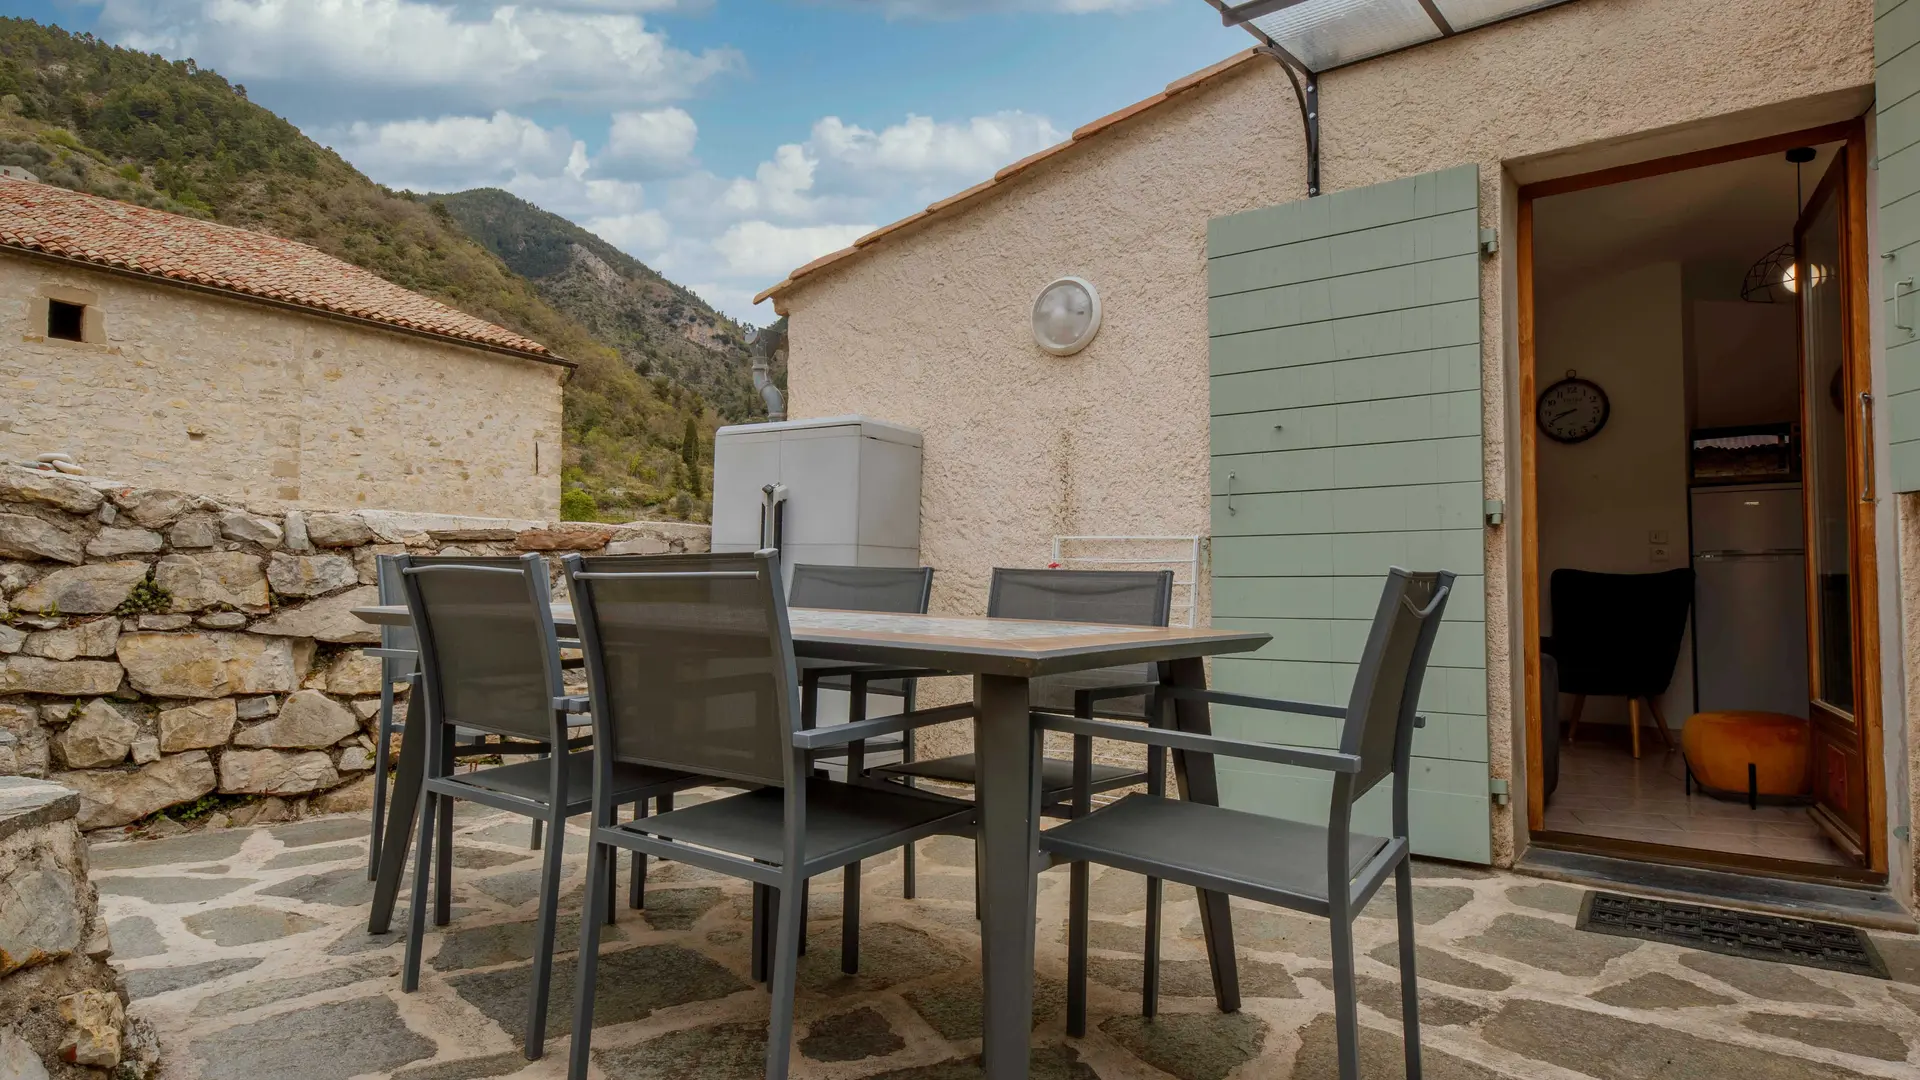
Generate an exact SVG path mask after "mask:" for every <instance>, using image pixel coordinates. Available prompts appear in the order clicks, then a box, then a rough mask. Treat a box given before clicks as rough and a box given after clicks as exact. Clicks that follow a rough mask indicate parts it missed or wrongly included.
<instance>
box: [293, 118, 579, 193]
mask: <svg viewBox="0 0 1920 1080" xmlns="http://www.w3.org/2000/svg"><path fill="white" fill-rule="evenodd" d="M315 136H316V137H317V138H318V139H319V140H320V141H322V142H324V143H327V144H329V145H331V146H332V147H333V148H334V149H335V150H336V151H338V152H339V153H340V155H341V156H342V157H344V158H346V159H347V160H348V161H351V162H353V164H354V165H355V166H356V167H357V168H359V169H360V170H361V171H362V172H365V173H367V174H368V175H370V176H372V177H374V178H375V179H377V180H380V181H381V182H383V183H386V184H388V185H389V186H392V187H404V188H410V189H412V190H416V191H424V190H434V191H444V190H450V189H457V188H469V187H482V186H489V185H496V184H501V183H504V182H506V181H508V180H510V179H512V178H513V177H515V176H517V175H521V174H532V175H544V174H561V173H564V172H566V170H567V165H568V162H569V161H570V160H571V159H572V158H573V157H574V155H575V154H576V153H582V152H583V150H582V148H581V147H580V144H579V143H578V142H577V141H575V139H574V138H573V136H571V135H569V134H568V133H567V130H566V129H565V128H545V127H542V126H540V125H539V124H537V123H535V122H534V121H532V120H529V119H527V118H525V117H522V116H515V115H513V114H512V113H509V112H507V111H505V110H501V111H499V112H496V113H494V114H493V115H492V116H490V117H486V116H442V117H438V118H436V119H424V118H423V119H418V120H394V121H388V122H386V123H367V122H364V121H361V122H358V123H354V124H350V125H348V126H346V127H344V128H338V129H334V130H330V131H328V130H323V131H318V132H315Z"/></svg>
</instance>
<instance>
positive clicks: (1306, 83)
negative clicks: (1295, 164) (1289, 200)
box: [1255, 44, 1320, 199]
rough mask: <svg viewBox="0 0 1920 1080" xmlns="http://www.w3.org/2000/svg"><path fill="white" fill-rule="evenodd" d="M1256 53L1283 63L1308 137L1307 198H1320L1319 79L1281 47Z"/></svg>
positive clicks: (1261, 48) (1263, 48)
mask: <svg viewBox="0 0 1920 1080" xmlns="http://www.w3.org/2000/svg"><path fill="white" fill-rule="evenodd" d="M1255 51H1257V52H1262V53H1265V54H1266V55H1268V56H1271V57H1273V58H1274V59H1275V60H1278V61H1280V66H1281V67H1283V68H1285V69H1286V71H1287V81H1288V82H1290V83H1292V84H1293V96H1294V100H1296V101H1298V102H1299V103H1300V124H1301V126H1302V127H1303V128H1304V129H1305V131H1306V136H1307V198H1309V199H1311V198H1314V197H1315V196H1317V195H1319V194H1320V77H1319V76H1318V75H1315V74H1314V73H1313V71H1312V70H1310V69H1309V68H1308V67H1307V65H1305V64H1302V63H1301V62H1300V61H1298V60H1296V59H1294V57H1293V54H1292V53H1289V52H1288V51H1287V50H1285V49H1283V48H1281V47H1280V46H1278V45H1274V44H1267V45H1260V46H1256V47H1255Z"/></svg>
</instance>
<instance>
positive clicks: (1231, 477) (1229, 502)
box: [1227, 473, 1240, 514]
mask: <svg viewBox="0 0 1920 1080" xmlns="http://www.w3.org/2000/svg"><path fill="white" fill-rule="evenodd" d="M1233 480H1234V474H1233V473H1228V474H1227V513H1229V514H1237V513H1239V512H1240V511H1238V510H1235V509H1234V508H1233Z"/></svg>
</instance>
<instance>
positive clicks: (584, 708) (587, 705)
mask: <svg viewBox="0 0 1920 1080" xmlns="http://www.w3.org/2000/svg"><path fill="white" fill-rule="evenodd" d="M553 711H555V712H563V713H584V712H592V711H593V701H592V699H590V698H588V697H587V696H586V695H584V694H570V695H568V696H566V697H557V698H554V699H553Z"/></svg>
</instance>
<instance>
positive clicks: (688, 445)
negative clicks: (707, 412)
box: [680, 416, 705, 499]
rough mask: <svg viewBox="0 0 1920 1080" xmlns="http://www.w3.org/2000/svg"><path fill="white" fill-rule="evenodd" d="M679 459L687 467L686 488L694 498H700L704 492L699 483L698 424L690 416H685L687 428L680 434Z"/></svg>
mask: <svg viewBox="0 0 1920 1080" xmlns="http://www.w3.org/2000/svg"><path fill="white" fill-rule="evenodd" d="M680 461H681V463H682V464H684V465H685V466H686V467H687V490H688V491H690V492H692V493H693V497H694V498H696V499H698V498H701V497H702V496H703V495H704V494H705V492H703V491H702V490H701V484H700V426H699V425H698V424H696V423H694V420H693V417H691V416H689V417H687V430H686V431H685V432H684V433H683V434H682V435H681V436H680Z"/></svg>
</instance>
